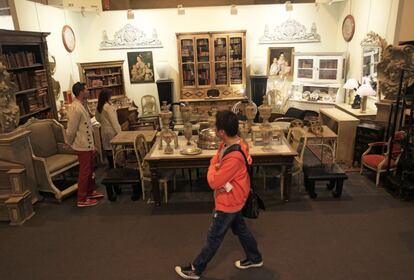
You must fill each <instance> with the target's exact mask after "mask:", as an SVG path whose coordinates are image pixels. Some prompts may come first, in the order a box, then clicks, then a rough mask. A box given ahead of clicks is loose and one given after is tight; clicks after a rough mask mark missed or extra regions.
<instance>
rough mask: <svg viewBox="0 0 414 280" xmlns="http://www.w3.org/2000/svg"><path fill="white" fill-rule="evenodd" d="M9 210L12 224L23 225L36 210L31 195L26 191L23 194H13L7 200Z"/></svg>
mask: <svg viewBox="0 0 414 280" xmlns="http://www.w3.org/2000/svg"><path fill="white" fill-rule="evenodd" d="M6 205H7V208H8V210H9V218H10V225H12V226H16V225H22V224H23V223H24V222H25V221H27V220H29V219H30V218H31V217H33V215H34V214H35V212H34V211H33V206H32V202H31V195H30V192H29V191H26V192H25V193H24V194H23V195H21V196H12V197H10V198H9V199H8V200H7V201H6Z"/></svg>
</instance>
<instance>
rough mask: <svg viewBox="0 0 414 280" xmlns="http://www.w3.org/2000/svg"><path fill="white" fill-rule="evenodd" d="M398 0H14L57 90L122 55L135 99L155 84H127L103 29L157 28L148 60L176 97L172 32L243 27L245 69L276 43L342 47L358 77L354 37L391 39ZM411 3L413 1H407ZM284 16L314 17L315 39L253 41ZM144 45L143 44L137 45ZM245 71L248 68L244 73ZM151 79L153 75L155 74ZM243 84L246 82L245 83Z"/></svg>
mask: <svg viewBox="0 0 414 280" xmlns="http://www.w3.org/2000/svg"><path fill="white" fill-rule="evenodd" d="M399 1H402V0H348V1H346V2H342V3H334V4H333V5H320V6H319V8H316V6H315V5H314V4H294V5H293V6H294V8H293V11H292V12H286V11H285V6H284V5H254V6H239V7H238V15H236V16H231V15H230V7H224V6H222V7H203V8H186V9H185V10H186V13H185V15H182V16H179V15H177V9H157V10H135V11H134V13H135V19H134V20H127V16H126V11H111V12H102V13H100V15H97V14H95V13H89V14H86V16H85V17H83V16H81V15H80V13H75V12H70V11H64V10H62V9H58V8H53V7H49V6H44V5H40V4H35V3H33V2H29V1H26V0H15V2H16V8H17V13H18V18H19V23H20V27H21V30H34V31H44V32H51V35H50V36H49V37H48V45H49V50H50V53H51V54H53V55H55V56H56V59H57V73H56V75H55V79H57V80H59V81H60V83H61V86H62V90H67V89H69V88H70V87H71V85H72V83H73V82H74V81H77V80H78V79H79V72H78V68H77V65H76V63H78V62H94V61H106V60H120V59H121V60H125V64H124V77H125V84H126V93H127V95H128V96H129V97H130V98H131V99H133V100H134V101H135V102H136V103H137V104H139V102H140V97H141V96H142V95H144V94H152V95H154V96H156V97H157V96H158V95H157V89H156V84H155V83H152V84H130V81H129V74H128V63H127V52H132V51H139V50H138V49H130V50H99V43H100V42H101V40H102V32H103V31H104V30H106V31H107V34H108V36H109V38H110V39H111V38H112V36H113V34H114V32H116V31H117V30H119V29H120V28H121V27H123V26H124V25H125V24H126V23H128V22H130V23H131V24H133V25H134V26H136V27H139V28H140V29H142V30H143V31H145V32H147V34H149V35H151V32H152V29H153V28H155V29H156V30H157V31H158V35H159V38H160V40H161V41H162V43H163V45H164V47H163V48H160V49H150V50H152V52H153V57H154V64H155V65H156V64H157V62H158V61H160V60H167V61H168V62H169V64H170V66H171V68H172V71H171V77H172V78H173V79H174V80H175V98H176V99H178V92H179V79H178V55H177V43H176V36H175V33H177V32H200V31H231V30H246V31H247V37H246V42H247V55H246V58H247V66H248V67H247V69H248V71H249V69H250V67H249V66H250V63H251V62H252V60H253V58H254V57H256V56H262V57H264V58H266V59H267V49H268V48H269V47H277V46H293V47H295V51H296V52H303V51H319V52H324V51H325V52H328V51H343V52H348V53H349V59H348V63H347V64H348V75H347V77H348V78H349V77H355V78H357V79H359V77H360V75H361V62H362V60H361V47H360V42H361V40H362V39H363V37H364V36H365V34H366V33H367V32H369V31H371V30H372V31H375V32H377V33H378V34H380V35H381V36H383V37H385V38H386V39H387V40H388V42H389V43H392V42H393V41H394V37H395V25H396V19H397V13H398V5H399ZM413 2H414V1H413ZM347 14H352V15H354V17H355V21H356V30H355V35H354V38H353V39H352V41H351V42H349V43H346V42H345V41H344V40H343V38H342V33H341V27H342V21H343V19H344V17H345V16H346V15H347ZM288 18H293V19H295V20H298V21H299V22H301V23H302V24H304V25H305V26H306V27H307V28H308V29H309V28H310V26H311V24H312V22H315V23H316V25H317V28H318V33H319V34H320V35H321V42H320V43H300V44H273V45H260V44H259V42H258V40H259V38H260V36H261V35H262V34H263V31H264V27H265V25H266V24H268V25H269V27H270V29H272V28H273V27H274V26H276V25H278V24H280V23H281V22H283V21H285V20H286V19H288ZM65 24H69V25H70V26H71V27H72V28H73V30H74V32H75V35H76V38H77V44H76V49H75V51H74V52H73V53H72V54H69V53H67V52H66V50H65V49H64V47H63V44H62V40H61V30H62V27H63V25H65ZM142 50H147V49H142ZM248 74H249V73H248ZM155 78H156V79H157V78H158V75H157V73H156V76H155ZM248 88H249V87H248Z"/></svg>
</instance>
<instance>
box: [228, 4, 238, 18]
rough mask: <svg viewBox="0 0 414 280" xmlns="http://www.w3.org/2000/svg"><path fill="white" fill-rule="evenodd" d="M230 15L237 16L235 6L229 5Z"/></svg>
mask: <svg viewBox="0 0 414 280" xmlns="http://www.w3.org/2000/svg"><path fill="white" fill-rule="evenodd" d="M230 14H231V15H233V16H234V15H237V14H238V11H237V6H236V5H231V8H230Z"/></svg>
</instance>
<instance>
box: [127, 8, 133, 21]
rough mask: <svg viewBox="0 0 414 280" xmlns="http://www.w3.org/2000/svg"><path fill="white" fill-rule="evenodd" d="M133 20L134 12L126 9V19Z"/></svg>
mask: <svg viewBox="0 0 414 280" xmlns="http://www.w3.org/2000/svg"><path fill="white" fill-rule="evenodd" d="M134 18H135V15H134V11H133V10H132V9H128V11H127V19H134Z"/></svg>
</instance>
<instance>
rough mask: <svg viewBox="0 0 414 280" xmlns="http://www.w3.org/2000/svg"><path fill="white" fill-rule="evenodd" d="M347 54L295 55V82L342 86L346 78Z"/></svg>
mask: <svg viewBox="0 0 414 280" xmlns="http://www.w3.org/2000/svg"><path fill="white" fill-rule="evenodd" d="M344 66H345V54H344V53H338V52H333V53H331V52H329V53H300V52H298V53H295V66H294V81H295V82H304V83H322V84H330V83H331V84H342V83H343V82H344V76H345V69H344Z"/></svg>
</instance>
